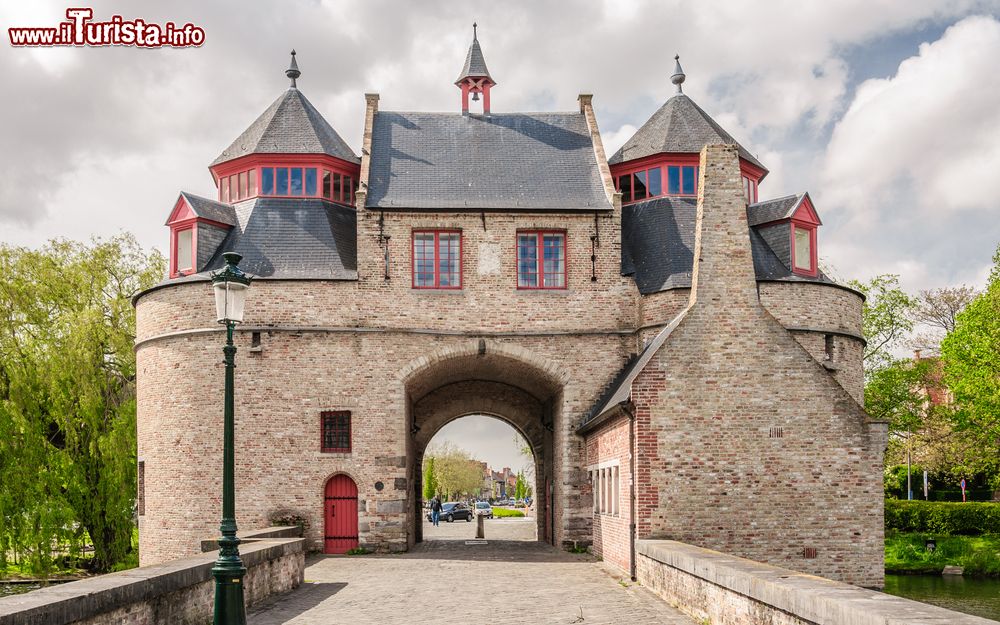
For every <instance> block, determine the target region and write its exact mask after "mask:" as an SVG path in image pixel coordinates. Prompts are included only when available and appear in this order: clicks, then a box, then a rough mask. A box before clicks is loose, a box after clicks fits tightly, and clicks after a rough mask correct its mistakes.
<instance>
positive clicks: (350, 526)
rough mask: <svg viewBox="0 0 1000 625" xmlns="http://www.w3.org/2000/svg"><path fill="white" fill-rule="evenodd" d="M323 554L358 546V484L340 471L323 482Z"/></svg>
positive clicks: (344, 551) (340, 551) (348, 549)
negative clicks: (324, 495) (324, 488)
mask: <svg viewBox="0 0 1000 625" xmlns="http://www.w3.org/2000/svg"><path fill="white" fill-rule="evenodd" d="M324 506H325V508H324V510H323V519H324V523H323V525H324V536H325V540H324V541H323V553H347V552H348V551H350V550H351V549H354V548H355V547H357V546H358V485H357V484H355V483H354V480H352V479H351V478H350V477H349V476H347V475H344V474H343V473H340V474H338V475H334V476H333V477H331V478H330V479H329V480H327V482H326V497H325V498H324Z"/></svg>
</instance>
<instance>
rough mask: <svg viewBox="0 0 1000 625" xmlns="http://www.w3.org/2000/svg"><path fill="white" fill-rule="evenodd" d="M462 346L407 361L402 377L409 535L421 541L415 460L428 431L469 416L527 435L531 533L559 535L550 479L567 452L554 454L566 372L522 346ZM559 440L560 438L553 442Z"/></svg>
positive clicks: (552, 539) (558, 509)
mask: <svg viewBox="0 0 1000 625" xmlns="http://www.w3.org/2000/svg"><path fill="white" fill-rule="evenodd" d="M469 347H471V348H472V349H468V348H465V347H463V348H459V349H454V350H447V351H442V352H438V353H436V354H431V355H428V356H427V357H425V358H422V359H420V361H417V362H416V363H414V366H413V367H412V368H410V369H409V370H408V371H406V372H405V374H404V376H403V382H404V389H405V393H406V399H407V402H406V407H407V415H406V416H407V422H408V424H409V429H410V433H411V436H410V438H409V440H408V444H407V466H408V472H407V473H408V476H409V478H410V480H411V482H410V483H411V484H412V488H411V493H410V498H409V503H410V514H409V515H408V516H409V519H408V525H409V528H408V529H409V531H408V536H409V541H410V545H411V546H412V545H413V543H414V542H420V541H421V540H423V538H424V537H423V532H422V527H423V524H422V522H421V521H422V516H423V514H422V513H423V501H422V499H423V497H422V492H421V490H422V481H423V480H422V477H423V476H422V466H421V465H422V461H423V457H424V453H425V451H426V449H427V446H428V444H429V442H430V439H431V438H433V436H434V434H435V433H436V432H437V431H438V430H440V428H441V427H443V426H444V425H446V424H447V423H450V422H451V421H454V420H456V419H459V418H461V417H464V416H468V415H486V416H491V417H495V418H498V419H500V420H502V421H504V422H506V423H507V424H509V425H511V426H512V427H514V428H515V429H516V430H517V432H518V433H519V434H521V435H522V436H523V437H524V439H525V440H526V441H527V443H528V445H529V446H530V448H531V453H532V456H533V457H534V462H535V471H534V474H535V480H536V483H537V484H538V485H539V487H538V492H536V493H535V495H536V499H535V500H534V503H535V505H536V506H537V516H536V517H535V523H536V524H537V531H536V536H537V539H538V540H540V541H544V542H548V543H551V544H557V543H558V541H559V539H560V538H561V536H560V534H561V529H562V527H561V525H560V523H559V521H557V519H559V518H561V514H562V511H563V510H564V509H565V506H564V505H560V504H559V503H558V498H559V497H562V496H564V493H563V492H561V491H560V489H559V488H558V486H556V487H555V488H551V486H550V488H549V489H543V488H542V487H541V485H542V484H549V485H557V484H558V483H559V482H558V481H557V480H556V479H555V476H556V474H557V472H560V471H566V470H567V467H566V461H567V460H570V457H568V456H566V454H564V453H558V454H557V453H556V439H557V434H556V433H557V432H559V434H558V436H559V437H560V440H562V438H563V437H567V436H568V435H567V434H566V430H565V429H564V428H563V427H561V426H562V408H563V387H564V384H565V381H566V377H565V375H564V374H563V373H562V372H560V371H558V370H556V369H555V368H554V367H552V366H551V365H550V364H549V363H548V362H547V361H545V360H544V359H542V358H539V357H538V356H536V355H534V354H532V353H530V352H528V351H527V350H525V349H523V348H520V347H516V346H511V345H506V344H502V343H493V342H491V341H485V340H481V341H478V344H477V343H473V344H471V345H470V346H469ZM564 444H565V441H563V442H561V443H559V446H560V448H561V447H562V446H563V445H564Z"/></svg>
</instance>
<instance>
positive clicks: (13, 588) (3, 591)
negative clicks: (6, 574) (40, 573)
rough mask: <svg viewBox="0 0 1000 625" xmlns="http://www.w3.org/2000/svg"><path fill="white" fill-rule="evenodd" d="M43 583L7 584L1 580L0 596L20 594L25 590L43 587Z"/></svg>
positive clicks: (29, 590)
mask: <svg viewBox="0 0 1000 625" xmlns="http://www.w3.org/2000/svg"><path fill="white" fill-rule="evenodd" d="M41 587H42V585H41V584H5V583H3V582H0V597H6V596H8V595H19V594H21V593H24V592H31V591H32V590H38V589H39V588H41Z"/></svg>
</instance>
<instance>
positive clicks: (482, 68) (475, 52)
mask: <svg viewBox="0 0 1000 625" xmlns="http://www.w3.org/2000/svg"><path fill="white" fill-rule="evenodd" d="M470 77H471V78H489V79H490V82H494V81H493V77H492V76H490V70H488V69H487V68H486V57H484V56H483V49H482V48H481V47H480V46H479V37H477V36H476V34H475V25H473V35H472V45H470V46H469V53H468V54H466V55H465V65H464V66H463V67H462V73H461V74H459V76H458V79H457V80H456V81H455V84H456V85H457V84H459V83H461V82H462V81H463V80H465V79H466V78H470Z"/></svg>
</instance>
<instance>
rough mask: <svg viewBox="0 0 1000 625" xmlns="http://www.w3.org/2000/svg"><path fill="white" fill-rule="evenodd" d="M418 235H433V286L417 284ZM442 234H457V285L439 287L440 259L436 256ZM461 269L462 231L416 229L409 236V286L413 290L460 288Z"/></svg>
mask: <svg viewBox="0 0 1000 625" xmlns="http://www.w3.org/2000/svg"><path fill="white" fill-rule="evenodd" d="M419 234H433V235H434V246H433V250H434V261H433V262H434V284H432V285H426V284H417V273H418V272H417V235H419ZM442 234H457V235H458V284H456V285H448V286H441V259H440V257H439V256H438V254H439V252H440V250H441V247H440V241H441V235H442ZM462 274H463V269H462V231H461V230H455V229H450V230H438V229H417V230H414V231H413V232H412V234H411V235H410V285H411V286H412V287H413V288H414V289H439V290H448V291H455V290H458V289H461V288H462V282H463V278H464V276H463V275H462Z"/></svg>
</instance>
